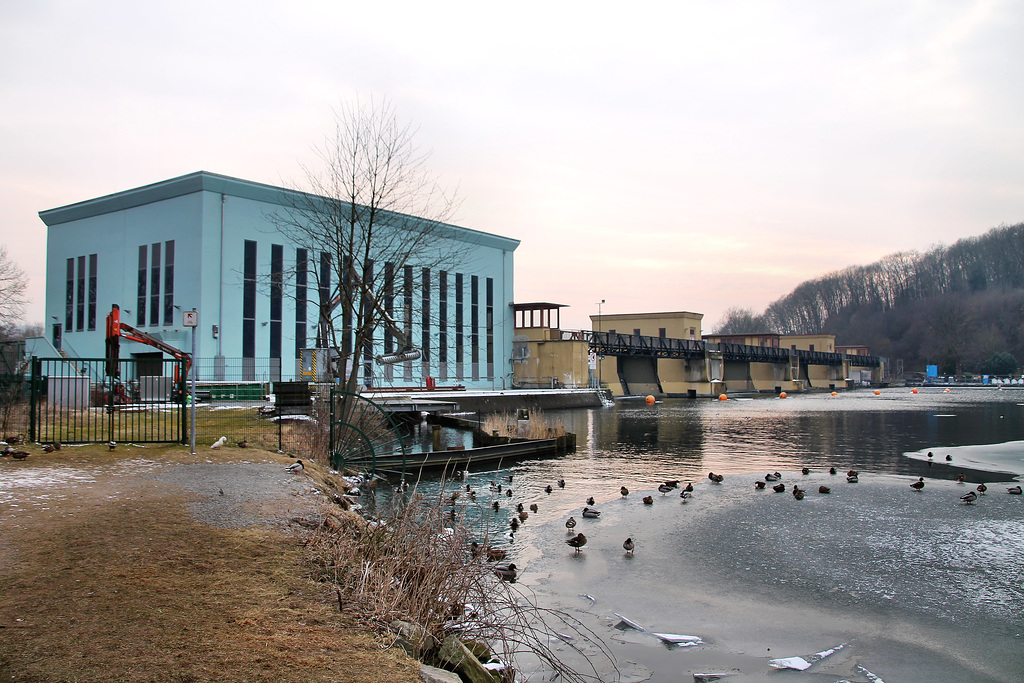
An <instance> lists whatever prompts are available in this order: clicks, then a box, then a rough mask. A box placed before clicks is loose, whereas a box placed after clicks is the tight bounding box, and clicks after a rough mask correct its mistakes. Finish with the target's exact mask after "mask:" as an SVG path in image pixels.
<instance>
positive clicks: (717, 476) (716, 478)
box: [709, 472, 725, 484]
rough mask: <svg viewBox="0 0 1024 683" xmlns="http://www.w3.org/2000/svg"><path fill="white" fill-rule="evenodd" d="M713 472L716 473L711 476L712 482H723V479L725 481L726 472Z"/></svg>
mask: <svg viewBox="0 0 1024 683" xmlns="http://www.w3.org/2000/svg"><path fill="white" fill-rule="evenodd" d="M711 474H712V475H714V476H711V483H712V484H721V483H722V482H723V481H725V475H724V474H714V473H713V472H712V473H711ZM709 476H710V475H709Z"/></svg>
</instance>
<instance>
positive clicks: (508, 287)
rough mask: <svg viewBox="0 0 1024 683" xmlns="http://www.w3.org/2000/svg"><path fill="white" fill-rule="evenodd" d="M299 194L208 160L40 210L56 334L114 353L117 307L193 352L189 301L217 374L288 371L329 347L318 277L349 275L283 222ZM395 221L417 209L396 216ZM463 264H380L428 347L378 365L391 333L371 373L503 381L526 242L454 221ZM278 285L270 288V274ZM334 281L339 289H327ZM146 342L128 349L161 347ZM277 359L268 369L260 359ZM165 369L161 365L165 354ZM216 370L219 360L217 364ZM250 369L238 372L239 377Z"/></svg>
mask: <svg viewBox="0 0 1024 683" xmlns="http://www.w3.org/2000/svg"><path fill="white" fill-rule="evenodd" d="M295 194H296V193H294V192H293V191H291V190H287V189H284V188H280V187H274V186H271V185H263V184H260V183H254V182H250V181H247V180H241V179H238V178H230V177H227V176H222V175H216V174H213V173H207V172H205V171H200V172H197V173H191V174H189V175H184V176H181V177H178V178H172V179H170V180H165V181H161V182H158V183H154V184H152V185H146V186H144V187H139V188H135V189H132V190H126V191H124V192H118V193H115V194H111V195H107V196H104V197H98V198H95V199H89V200H86V201H83V202H79V203H76V204H71V205H68V206H63V207H60V208H56V209H50V210H47V211H42V212H40V214H39V216H40V218H41V219H42V220H43V222H44V223H46V225H47V226H48V228H49V231H48V237H47V250H46V265H47V282H46V315H47V316H48V317H47V319H48V320H49V321H52V326H51V328H50V338H51V339H52V340H53V341H54V343H55V345H56V346H58V348H60V347H61V346H62V347H63V350H64V351H65V352H66V353H68V354H69V355H72V356H78V357H93V358H101V357H103V355H104V337H105V329H104V328H105V324H104V323H105V317H106V315H107V313H109V311H110V310H111V307H112V305H113V304H118V305H120V307H121V314H122V320H123V321H125V322H127V323H129V324H130V325H132V326H134V327H137V328H139V329H141V330H144V331H145V332H147V333H148V334H150V335H152V336H155V337H157V338H159V339H160V340H162V341H164V342H166V343H167V344H169V345H171V346H174V347H177V348H180V349H183V350H190V348H191V336H190V332H189V331H188V330H187V329H186V328H185V327H184V326H183V324H182V310H191V309H192V308H193V307H194V308H196V309H198V311H199V321H200V325H199V328H198V329H197V347H198V349H197V350H198V354H197V355H198V357H199V358H200V359H204V358H214V359H219V362H218V363H215V364H213V365H212V366H211V365H201V366H200V368H201V372H203V373H207V374H208V375H209V376H202V375H201V376H200V379H213V380H216V379H221V377H218V376H216V375H217V374H220V373H223V372H224V368H225V367H227V366H228V365H230V364H231V362H232V361H235V360H236V359H238V360H240V361H241V362H240V367H241V368H242V372H243V373H244V374H245V375H247V376H245V377H242V378H241V379H256V380H288V379H294V378H296V377H297V375H298V358H299V353H300V351H301V350H302V349H306V348H311V347H314V346H315V345H316V337H317V335H316V333H317V324H318V321H319V317H320V315H321V313H322V312H325V309H326V311H329V310H330V308H329V307H330V303H329V301H325V296H326V297H328V298H329V296H328V295H326V294H325V293H324V291H325V290H321V289H319V288H318V287H317V283H318V282H319V281H324V282H329V281H331V279H332V278H335V279H334V281H335V282H337V280H336V278H337V277H338V274H337V273H331V272H330V271H331V268H332V266H331V259H330V257H329V255H327V254H322V253H319V252H316V253H313V252H311V251H310V250H308V249H305V248H301V247H299V246H297V245H295V244H293V243H292V242H291V241H290V240H289V239H288V238H287V237H286V236H285V235H283V234H282V233H281V232H280V231H279V230H278V229H277V228H276V226H275V223H274V222H273V220H272V217H274V216H281V215H284V214H285V213H286V212H287V211H288V208H289V207H290V206H293V205H294V201H289V198H290V197H293V196H294V195H295ZM392 216H393V217H394V218H395V221H398V220H402V221H409V220H410V219H411V220H413V221H415V220H417V219H415V217H408V216H401V215H399V214H393V215H392ZM444 228H445V230H444V235H443V236H441V235H439V236H438V238H437V239H438V240H446V241H447V242H448V243H449V244H447V246H448V247H451V249H452V250H454V251H457V252H458V253H460V255H461V256H462V258H460V264H461V265H459V266H455V267H452V268H450V269H449V270H439V269H436V268H435V269H433V270H431V269H430V268H429V267H427V266H428V265H429V264H423V266H424V267H406V268H405V269H404V272H400V273H396V272H393V271H394V270H395V269H394V268H393V267H392V264H388V263H376V264H374V266H375V268H376V273H379V277H382V278H388V277H390V278H393V279H394V282H395V283H396V284H395V291H396V297H395V298H398V296H397V292H399V291H401V292H402V293H403V296H402V300H401V301H400V302H399V303H397V304H395V303H394V302H391V303H392V304H393V311H394V313H395V315H394V316H393V317H394V318H395V319H396V321H397V322H398V323H399V324H400V325H401V326H402V328H403V329H406V330H408V331H410V332H411V333H412V334H411V339H412V340H413V342H414V343H415V345H416V346H422V347H423V348H422V351H423V356H422V358H421V359H419V360H416V361H410V362H406V363H403V364H401V365H397V366H385V367H379V366H377V365H376V364H375V361H374V360H373V357H374V356H376V355H377V354H381V353H385V352H390V351H391V349H387V348H386V347H387V345H388V342H390V341H392V340H391V339H390V337H389V335H388V334H386V333H385V332H384V331H383V330H381V331H380V332H379V334H375V338H374V341H373V349H372V350H371V349H366V352H367V353H366V354H365V355H364V359H365V363H366V364H365V366H364V365H362V363H361V367H360V374H361V377H360V381H361V382H363V383H364V384H367V385H372V386H379V385H381V384H399V385H401V384H408V385H422V384H423V383H425V381H426V379H427V378H431V379H434V380H436V381H437V382H439V383H443V382H448V383H459V384H462V385H464V386H466V387H469V388H481V389H483V388H494V387H499V388H500V387H501V386H502V385H503V382H504V381H505V378H506V376H507V375H508V374H509V373H510V367H509V362H510V359H511V351H512V308H511V306H510V305H509V304H510V302H511V301H512V285H513V277H512V273H513V252H514V251H515V249H516V247H517V246H518V244H519V242H518V240H514V239H510V238H507V237H500V236H498V235H492V234H488V233H484V232H479V231H476V230H470V229H467V228H462V227H458V226H454V225H446V226H444ZM268 282H269V283H271V285H270V286H268V285H267V284H266V283H268ZM326 291H329V290H326ZM153 352H154V349H153V348H151V347H149V346H144V345H141V344H137V343H134V342H125V343H124V344H123V345H122V356H123V357H128V355H129V354H131V355H132V356H136V357H139V358H140V359H149V358H150V357H151V356H153V355H156V356H157V357H160V356H161V355H162V354H160V353H159V352H156V353H155V354H154V353H153ZM257 358H259V359H270V363H269V366H268V369H267V370H266V372H265V373H264V372H262V371H260V370H258V369H257V368H258V367H262V366H261V365H258V364H257V363H256V362H255V360H256V359H257ZM156 367H159V364H156ZM210 368H213V369H210ZM235 379H238V378H235Z"/></svg>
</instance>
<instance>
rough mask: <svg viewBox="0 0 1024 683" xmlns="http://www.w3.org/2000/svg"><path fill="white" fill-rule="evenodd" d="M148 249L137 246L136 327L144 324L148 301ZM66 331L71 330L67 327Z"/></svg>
mask: <svg viewBox="0 0 1024 683" xmlns="http://www.w3.org/2000/svg"><path fill="white" fill-rule="evenodd" d="M148 249H149V248H148V247H147V246H146V245H145V244H143V245H141V246H139V291H138V292H137V294H136V296H137V300H136V302H135V324H136V326H138V327H142V326H143V325H145V324H146V302H147V301H148V300H149V299H148V298H147V297H146V283H147V281H148V274H149V263H148V262H147V260H146V255H147V254H148V253H149V251H148ZM68 329H71V328H70V327H68Z"/></svg>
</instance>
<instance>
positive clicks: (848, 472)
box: [846, 470, 860, 477]
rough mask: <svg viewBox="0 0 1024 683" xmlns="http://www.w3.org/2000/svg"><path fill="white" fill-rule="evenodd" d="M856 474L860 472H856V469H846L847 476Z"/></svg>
mask: <svg viewBox="0 0 1024 683" xmlns="http://www.w3.org/2000/svg"><path fill="white" fill-rule="evenodd" d="M858 474H860V472H858V471H857V470H847V471H846V476H848V477H856V476H857V475H858Z"/></svg>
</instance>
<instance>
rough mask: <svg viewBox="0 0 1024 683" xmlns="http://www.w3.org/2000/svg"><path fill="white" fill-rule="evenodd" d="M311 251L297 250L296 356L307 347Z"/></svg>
mask: <svg viewBox="0 0 1024 683" xmlns="http://www.w3.org/2000/svg"><path fill="white" fill-rule="evenodd" d="M308 268H309V252H308V251H306V250H305V249H296V250H295V357H296V358H298V357H299V356H300V355H301V354H300V349H304V348H305V347H306V285H307V284H309V272H308Z"/></svg>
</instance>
